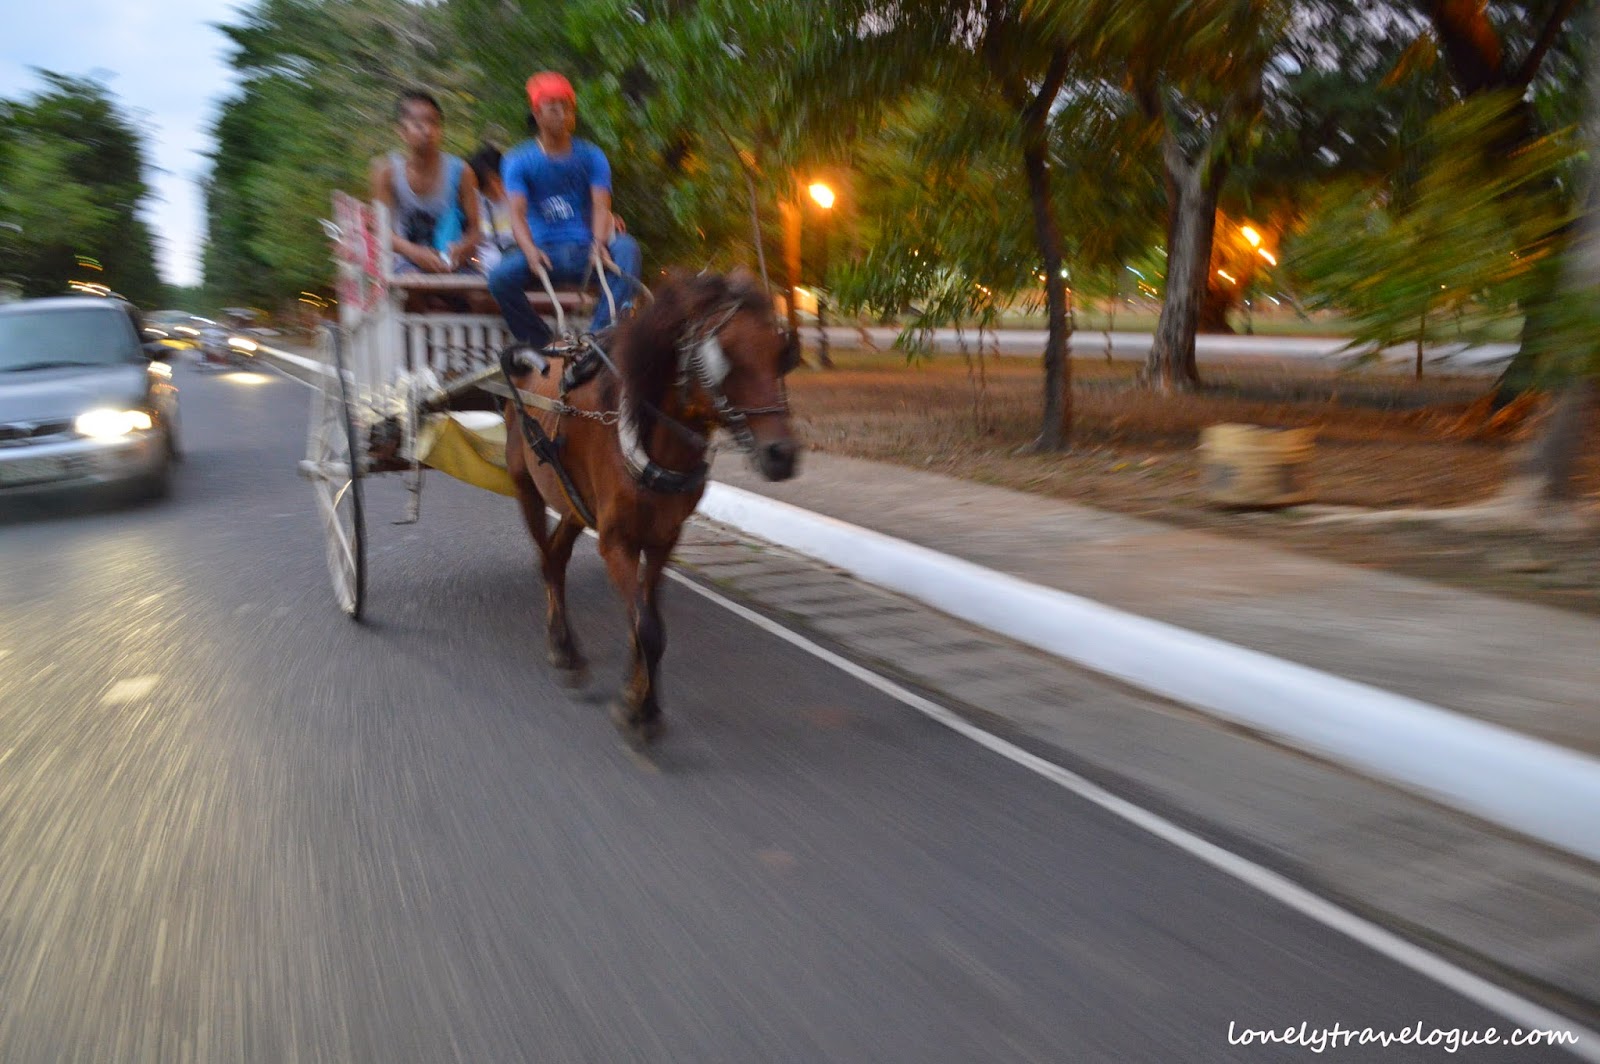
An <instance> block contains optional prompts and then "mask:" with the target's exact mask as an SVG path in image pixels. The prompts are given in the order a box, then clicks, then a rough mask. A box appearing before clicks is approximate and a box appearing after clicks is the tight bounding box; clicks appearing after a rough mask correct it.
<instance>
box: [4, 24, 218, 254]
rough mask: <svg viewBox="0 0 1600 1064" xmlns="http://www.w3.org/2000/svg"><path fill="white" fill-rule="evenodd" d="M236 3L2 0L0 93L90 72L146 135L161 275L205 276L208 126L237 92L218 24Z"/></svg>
mask: <svg viewBox="0 0 1600 1064" xmlns="http://www.w3.org/2000/svg"><path fill="white" fill-rule="evenodd" d="M241 6H242V5H241V4H240V3H239V2H238V0H67V2H65V3H59V2H58V3H50V2H48V0H47V2H44V3H40V2H38V0H0V26H4V27H5V31H4V33H0V97H4V98H5V99H11V100H15V99H19V98H22V97H24V96H29V95H32V94H33V93H34V92H36V91H38V90H39V89H40V88H42V83H41V82H40V80H39V77H38V75H37V74H35V73H34V68H36V67H37V68H43V69H46V70H54V71H57V72H59V73H62V74H72V75H76V76H80V77H91V76H92V77H94V78H95V79H96V80H99V81H101V82H102V83H104V84H105V85H106V86H107V87H108V88H109V89H110V90H111V92H112V93H113V94H114V95H115V96H116V98H117V100H118V102H119V104H120V105H121V106H122V108H123V112H124V113H125V114H127V115H128V116H129V117H131V118H132V119H133V120H134V121H135V122H137V123H138V124H139V125H140V126H142V127H143V128H144V130H145V132H146V151H147V153H148V156H149V161H150V163H151V166H152V170H151V172H149V173H147V174H146V175H145V179H146V181H147V182H148V183H149V184H150V186H151V188H152V189H153V195H152V196H151V197H150V199H148V200H147V201H146V203H145V210H144V213H145V216H146V218H148V219H149V221H150V224H151V228H152V230H153V231H154V233H155V236H156V243H157V253H156V263H157V266H158V268H159V269H160V271H161V277H162V279H163V280H165V281H167V282H169V283H171V284H179V285H192V284H198V283H199V281H200V248H201V245H202V244H203V242H204V239H205V202H204V200H203V198H202V196H201V194H200V184H199V182H200V178H201V177H203V176H204V174H205V172H206V169H207V166H208V165H209V164H208V162H207V160H206V158H205V153H206V152H208V151H210V150H211V137H210V134H209V133H208V132H207V129H208V128H209V126H210V124H211V122H212V120H213V119H214V118H215V116H216V113H217V105H218V103H219V101H220V100H221V99H222V98H224V97H225V96H227V95H229V94H230V92H231V91H232V88H233V84H234V82H233V73H232V71H231V70H230V69H229V68H228V65H227V62H226V55H227V47H228V45H227V40H226V38H224V37H223V36H222V34H221V33H219V32H217V30H215V29H214V28H213V24H215V23H233V22H237V21H238V18H237V10H238V9H239V7H241Z"/></svg>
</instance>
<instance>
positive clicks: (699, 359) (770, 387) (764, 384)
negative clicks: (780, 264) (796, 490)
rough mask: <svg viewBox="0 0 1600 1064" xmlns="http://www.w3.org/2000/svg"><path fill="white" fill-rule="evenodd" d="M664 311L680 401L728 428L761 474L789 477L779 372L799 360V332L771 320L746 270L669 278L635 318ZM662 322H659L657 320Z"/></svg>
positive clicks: (794, 454) (793, 454) (793, 456)
mask: <svg viewBox="0 0 1600 1064" xmlns="http://www.w3.org/2000/svg"><path fill="white" fill-rule="evenodd" d="M656 313H659V314H661V315H665V316H670V318H672V319H674V324H675V325H676V328H673V329H671V330H670V331H669V330H666V329H663V330H662V332H663V333H667V334H668V335H672V336H674V337H675V340H674V347H675V350H676V359H675V362H676V366H677V384H678V385H679V387H680V388H681V389H683V392H684V394H685V396H686V398H687V403H686V405H687V407H688V408H690V409H694V410H701V411H705V412H706V415H707V417H708V419H709V420H711V421H714V422H715V423H716V424H718V425H721V426H722V427H723V428H725V429H727V430H728V431H729V432H730V433H731V434H732V435H733V437H734V439H735V440H737V441H738V443H739V446H740V448H741V449H742V450H743V451H744V452H745V453H746V454H748V455H749V456H750V460H751V462H752V463H753V464H754V465H755V467H756V469H757V470H759V471H760V473H761V475H762V476H764V477H766V478H767V479H768V480H787V479H789V478H790V477H792V476H794V474H795V468H796V465H797V464H798V459H799V453H800V447H799V445H798V444H797V443H796V442H795V438H794V434H793V432H792V431H791V430H790V427H789V401H788V394H787V392H786V391H785V389H784V386H783V378H784V376H785V375H787V374H788V373H789V371H790V370H792V369H794V368H795V366H796V365H798V364H799V361H800V346H799V340H798V337H793V336H791V335H790V334H789V333H787V332H785V331H784V330H783V329H781V328H780V327H779V325H778V320H777V317H776V315H775V314H774V313H773V308H772V299H771V297H769V296H768V295H767V293H766V291H765V290H764V289H762V287H761V286H760V284H759V283H758V282H757V281H756V280H755V278H754V277H751V276H750V275H749V274H747V273H735V274H733V275H730V276H726V277H724V276H722V275H720V274H699V275H697V276H694V277H682V276H679V277H674V278H672V279H671V280H669V281H668V282H667V283H666V284H665V285H663V286H662V288H661V290H660V291H659V292H658V293H657V299H656V303H655V304H653V305H652V306H651V307H650V308H649V309H648V310H647V311H646V312H645V314H644V315H642V316H641V320H640V321H636V322H635V323H634V326H635V328H636V329H637V328H638V327H639V326H641V325H644V324H645V322H644V320H642V319H645V318H649V317H651V316H652V315H653V314H656ZM661 324H665V322H662V323H661Z"/></svg>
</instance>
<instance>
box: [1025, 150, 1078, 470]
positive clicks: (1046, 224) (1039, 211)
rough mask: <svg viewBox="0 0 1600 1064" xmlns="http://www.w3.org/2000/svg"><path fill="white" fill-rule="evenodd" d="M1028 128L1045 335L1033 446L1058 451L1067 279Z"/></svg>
mask: <svg viewBox="0 0 1600 1064" xmlns="http://www.w3.org/2000/svg"><path fill="white" fill-rule="evenodd" d="M1039 125H1040V128H1038V129H1036V130H1029V136H1028V138H1027V144H1026V145H1025V146H1024V147H1023V149H1022V162H1023V167H1024V168H1025V169H1026V171H1027V174H1028V199H1029V201H1030V202H1031V204H1032V206H1033V229H1034V236H1035V238H1036V239H1037V240H1038V241H1039V250H1040V252H1041V253H1042V254H1043V256H1044V293H1045V306H1046V314H1047V317H1048V320H1049V323H1050V335H1049V338H1048V339H1047V340H1046V341H1045V345H1044V421H1043V423H1042V424H1041V425H1040V426H1039V437H1038V439H1037V440H1035V441H1034V447H1035V449H1037V450H1040V451H1059V450H1062V449H1064V448H1065V447H1066V445H1067V437H1068V435H1069V434H1070V433H1071V431H1072V390H1071V384H1072V366H1071V364H1070V363H1069V362H1068V360H1067V355H1068V344H1069V338H1070V337H1071V325H1070V324H1069V321H1068V317H1067V284H1066V281H1065V279H1064V278H1062V276H1061V266H1062V261H1063V259H1064V257H1065V256H1064V255H1063V254H1062V249H1061V228H1060V226H1058V225H1057V224H1056V216H1055V209H1054V207H1053V206H1052V205H1051V202H1050V162H1049V158H1048V156H1047V154H1046V147H1045V142H1044V130H1043V128H1042V125H1043V124H1042V123H1040V124H1039Z"/></svg>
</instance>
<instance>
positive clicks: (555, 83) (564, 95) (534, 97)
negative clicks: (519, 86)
mask: <svg viewBox="0 0 1600 1064" xmlns="http://www.w3.org/2000/svg"><path fill="white" fill-rule="evenodd" d="M546 100H567V101H568V102H569V103H572V104H576V103H577V102H578V94H577V93H575V92H573V91H572V82H570V81H568V80H567V79H566V78H564V77H562V76H561V75H560V74H557V73H555V72H554V71H550V70H546V71H544V72H542V73H539V74H535V75H534V76H533V77H531V78H529V79H528V104H529V106H531V107H532V108H533V109H534V110H535V111H537V110H538V109H539V105H540V104H541V103H544V102H545V101H546Z"/></svg>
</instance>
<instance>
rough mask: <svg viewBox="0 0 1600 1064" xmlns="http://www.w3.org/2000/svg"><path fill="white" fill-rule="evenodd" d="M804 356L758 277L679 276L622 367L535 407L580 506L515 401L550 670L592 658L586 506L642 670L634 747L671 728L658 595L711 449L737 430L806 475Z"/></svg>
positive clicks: (577, 671) (521, 494)
mask: <svg viewBox="0 0 1600 1064" xmlns="http://www.w3.org/2000/svg"><path fill="white" fill-rule="evenodd" d="M798 356H799V347H798V343H797V342H796V339H795V338H794V337H792V336H790V335H789V334H787V333H784V332H783V331H781V330H780V329H779V326H778V323H777V320H776V318H775V317H774V315H773V308H772V301H771V299H770V298H768V296H767V294H766V292H765V291H763V290H762V289H761V288H760V287H759V286H758V285H757V284H756V283H755V282H754V279H753V278H749V277H747V276H743V275H735V276H733V277H731V278H730V277H724V276H721V275H714V274H700V275H698V276H693V277H689V276H682V275H680V276H675V277H673V278H671V279H670V280H669V281H668V282H667V283H666V284H664V285H663V286H661V288H660V290H659V292H658V293H657V294H656V298H655V300H654V302H652V303H651V304H650V305H649V306H648V307H646V308H645V309H644V310H643V311H642V312H641V313H640V314H638V316H636V317H634V318H633V319H631V320H629V321H627V322H626V323H624V324H623V326H622V327H621V330H620V333H619V335H618V337H617V341H616V343H615V345H614V346H613V349H612V352H611V358H612V363H613V367H614V368H608V369H606V370H602V371H601V373H600V374H599V375H598V376H596V377H594V378H593V379H592V380H590V381H588V382H587V383H584V384H582V385H579V386H577V387H575V388H574V389H573V390H572V391H571V392H569V393H568V395H567V396H566V402H567V404H569V406H570V408H572V410H573V411H574V412H566V413H555V412H550V411H544V410H539V409H527V408H526V407H525V408H524V409H526V410H527V413H528V414H530V415H533V416H536V417H537V418H538V419H539V422H540V424H541V426H542V427H543V428H544V430H545V432H546V433H547V434H548V435H549V436H551V437H556V438H558V439H559V440H560V441H561V442H560V447H559V455H560V461H561V464H562V466H563V467H564V468H565V469H566V471H567V473H568V475H569V477H570V479H571V484H572V487H573V488H574V489H575V490H576V493H577V495H578V496H579V498H580V499H581V501H582V502H583V506H582V507H581V509H580V507H577V506H575V505H574V504H573V502H572V500H571V499H569V498H568V497H567V492H566V490H565V488H564V487H563V485H562V484H561V482H560V480H559V478H558V477H557V475H556V473H555V472H554V470H553V469H552V468H551V466H549V465H548V464H542V463H541V462H540V461H539V458H538V456H537V455H536V454H535V453H534V452H533V449H532V447H531V446H530V444H529V442H528V440H527V438H526V436H525V434H524V433H523V431H522V427H521V425H520V424H519V411H518V410H517V408H516V405H514V404H513V403H511V402H507V404H506V411H505V414H506V468H507V470H508V471H509V472H510V474H511V479H512V482H513V483H514V484H515V485H516V488H517V500H518V502H519V503H520V504H521V506H522V515H523V518H524V519H525V520H526V521H527V524H528V531H529V533H530V534H532V536H533V539H534V542H535V543H536V544H537V545H538V547H539V554H540V557H541V560H542V565H543V570H544V584H545V596H546V599H547V606H548V608H547V613H546V622H547V624H548V630H549V642H550V663H551V664H552V665H554V666H555V667H556V668H557V669H559V670H561V672H562V673H563V675H564V677H565V678H566V680H567V682H570V683H572V684H577V683H581V682H582V680H583V677H584V674H585V663H584V659H583V655H582V654H581V653H580V652H579V650H578V645H577V642H576V641H575V640H574V639H573V636H572V629H571V628H570V627H569V626H568V624H567V602H566V573H567V562H568V559H570V558H571V556H572V547H573V544H574V543H575V542H576V541H577V538H578V536H579V535H580V534H581V533H582V532H583V529H584V524H585V520H584V517H583V516H582V510H587V511H588V513H589V514H590V515H592V516H593V520H594V526H595V527H594V530H595V532H596V533H597V534H598V536H599V541H600V556H601V558H603V559H604V560H605V564H606V569H607V571H608V572H609V573H610V575H611V581H612V583H614V584H615V585H616V587H617V591H618V592H619V593H621V595H622V598H623V601H624V602H625V603H626V605H627V610H628V619H629V622H630V624H629V627H630V630H631V632H632V644H633V646H632V650H633V655H632V664H631V666H630V671H629V675H628V679H627V682H626V684H625V686H624V689H623V693H622V696H621V698H620V700H619V701H618V702H617V703H615V704H614V706H613V708H612V719H613V721H615V723H616V725H617V727H618V728H619V729H620V730H621V731H622V733H623V735H624V737H626V738H627V739H628V740H629V741H630V742H632V743H634V744H645V743H649V742H650V741H652V740H653V739H655V738H656V737H657V736H658V735H659V734H660V732H661V729H662V724H663V722H662V715H661V703H660V699H659V697H658V688H657V679H656V668H657V666H658V664H659V663H660V661H661V654H662V651H663V650H664V649H665V647H666V633H665V631H664V630H663V628H662V623H661V613H660V610H659V609H658V607H657V593H658V590H659V587H660V583H661V573H662V570H663V568H665V566H666V564H667V560H668V558H669V557H670V556H671V554H672V550H673V548H674V547H675V546H676V545H677V542H678V537H679V535H680V534H681V533H682V531H683V524H684V522H685V521H687V520H688V518H689V515H690V514H691V513H693V512H694V508H695V506H696V505H698V503H699V501H700V496H701V495H702V494H703V493H704V491H705V476H706V470H707V468H708V458H709V454H708V450H709V443H708V441H709V440H710V438H711V436H712V433H713V432H714V431H715V430H716V429H717V428H718V427H719V426H720V427H723V428H726V429H728V430H729V431H730V432H731V433H732V434H733V436H734V438H735V439H736V440H737V441H738V442H739V444H740V446H741V447H742V448H743V449H744V450H745V451H746V452H747V453H748V454H749V455H750V457H751V459H752V461H753V462H754V464H755V465H756V468H757V469H759V470H760V471H761V473H762V475H764V476H765V477H767V479H769V480H786V479H788V478H789V477H791V476H793V475H794V472H795V464H796V460H797V457H798V450H799V449H798V447H797V446H796V444H795V441H794V437H793V436H792V435H791V433H790V430H789V411H788V404H787V402H786V400H785V393H784V387H783V377H784V375H785V374H786V373H787V372H788V371H789V370H791V369H793V368H794V364H795V363H796V362H797V361H798ZM557 376H558V368H557V367H553V368H552V369H551V370H550V371H549V374H548V376H540V375H538V374H535V373H532V372H528V373H526V374H524V375H522V376H520V377H517V378H515V381H514V383H515V384H516V385H517V387H518V388H519V389H522V390H524V391H529V392H533V393H536V394H539V395H542V396H545V397H546V398H550V397H554V396H555V394H556V392H557V389H558V383H557V380H556V377H557ZM576 411H581V413H578V412H576ZM547 505H548V506H549V507H550V508H551V509H553V510H555V511H556V512H557V513H558V514H559V519H558V520H557V522H556V525H555V528H554V529H553V530H552V529H550V528H548V527H547V526H546V520H545V508H546V506H547Z"/></svg>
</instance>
